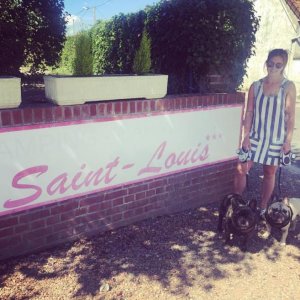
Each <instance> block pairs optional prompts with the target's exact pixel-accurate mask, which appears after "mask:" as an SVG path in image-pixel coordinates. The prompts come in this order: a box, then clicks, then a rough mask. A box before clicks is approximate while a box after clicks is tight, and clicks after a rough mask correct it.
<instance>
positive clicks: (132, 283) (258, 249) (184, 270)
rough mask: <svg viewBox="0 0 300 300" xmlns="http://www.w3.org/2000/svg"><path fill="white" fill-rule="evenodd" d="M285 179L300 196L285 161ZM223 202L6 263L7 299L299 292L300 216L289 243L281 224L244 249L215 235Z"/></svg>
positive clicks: (3, 287)
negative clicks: (282, 239) (282, 237)
mask: <svg viewBox="0 0 300 300" xmlns="http://www.w3.org/2000/svg"><path fill="white" fill-rule="evenodd" d="M260 174H261V169H260V168H257V167H256V168H253V170H252V171H251V173H250V176H249V189H248V192H246V193H245V197H247V198H251V197H256V198H257V195H259V191H260V188H261V177H260ZM281 182H282V192H283V194H284V195H288V196H298V197H300V168H299V167H297V166H290V167H285V168H284V169H283V171H282V176H281ZM217 206H218V203H213V204H211V205H206V206H202V207H199V208H197V209H193V210H188V211H185V212H182V213H179V214H174V215H169V216H163V217H159V218H155V219H150V220H146V221H142V222H139V223H136V224H134V225H131V226H128V227H125V228H120V229H118V230H115V231H112V232H107V233H104V234H101V235H99V236H96V237H95V238H93V239H88V240H80V241H77V242H75V243H72V244H66V245H64V246H63V247H58V248H54V249H51V250H48V251H45V252H41V253H38V254H35V255H29V256H26V257H23V258H19V259H13V260H8V261H4V262H1V265H0V299H3V300H4V299H5V300H9V299H11V300H12V299H14V300H18V299H43V300H45V299H55V300H56V299H111V300H113V299H115V300H125V299H130V300H135V299H136V300H144V299H159V300H166V299H195V300H196V299H197V300H199V299H204V298H205V299H272V300H277V299H285V300H286V299H299V295H300V284H299V283H300V268H299V262H300V250H299V247H300V222H299V224H298V226H297V229H296V232H295V233H294V234H291V233H290V235H289V237H288V241H287V242H288V244H287V246H286V247H280V246H279V243H278V238H279V232H276V231H275V232H273V233H272V236H271V237H270V238H269V239H268V240H263V239H260V238H259V237H258V236H257V235H254V236H253V238H252V239H251V241H250V242H249V247H248V248H249V251H248V252H246V253H244V252H242V251H241V250H240V248H239V240H238V239H237V240H235V241H234V245H233V246H231V247H229V246H225V245H224V241H223V239H222V238H221V237H220V236H219V235H217V234H216V230H215V229H216V223H217V216H218V212H217Z"/></svg>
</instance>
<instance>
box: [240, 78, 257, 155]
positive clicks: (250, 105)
mask: <svg viewBox="0 0 300 300" xmlns="http://www.w3.org/2000/svg"><path fill="white" fill-rule="evenodd" d="M253 111H254V86H253V83H252V84H251V86H250V89H249V92H248V101H247V109H246V112H245V116H244V140H243V144H242V146H243V148H245V149H246V150H248V149H250V140H249V133H250V130H251V126H252V120H253Z"/></svg>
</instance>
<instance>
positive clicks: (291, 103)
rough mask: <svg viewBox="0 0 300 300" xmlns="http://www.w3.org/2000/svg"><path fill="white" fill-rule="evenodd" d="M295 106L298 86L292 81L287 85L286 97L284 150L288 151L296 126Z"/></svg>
mask: <svg viewBox="0 0 300 300" xmlns="http://www.w3.org/2000/svg"><path fill="white" fill-rule="evenodd" d="M295 108H296V87H295V84H294V83H293V82H291V83H290V84H289V85H288V87H287V92H286V98H285V126H286V135H285V140H284V144H283V147H282V150H283V151H284V153H287V152H289V151H290V150H291V143H292V138H293V131H294V126H295Z"/></svg>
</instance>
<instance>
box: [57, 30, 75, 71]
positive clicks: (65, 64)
mask: <svg viewBox="0 0 300 300" xmlns="http://www.w3.org/2000/svg"><path fill="white" fill-rule="evenodd" d="M75 41H76V36H75V35H74V36H68V37H67V38H66V41H65V43H64V47H63V50H62V53H61V59H60V63H59V68H57V69H55V72H57V73H59V74H73V72H74V61H75Z"/></svg>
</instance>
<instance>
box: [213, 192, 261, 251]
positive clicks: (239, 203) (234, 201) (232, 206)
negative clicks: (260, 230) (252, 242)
mask: <svg viewBox="0 0 300 300" xmlns="http://www.w3.org/2000/svg"><path fill="white" fill-rule="evenodd" d="M256 225H257V202H256V200H254V199H253V200H251V201H250V202H249V203H248V202H247V201H245V200H244V199H243V198H242V196H240V195H238V194H229V195H226V196H225V197H224V198H223V199H222V200H221V203H220V207H219V220H218V228H217V229H218V231H219V232H220V233H222V232H223V230H224V232H225V243H226V244H230V243H231V238H232V236H233V235H237V236H241V237H242V245H241V250H243V251H247V243H248V238H249V236H250V235H251V234H252V232H253V231H254V229H255V228H256Z"/></svg>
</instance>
